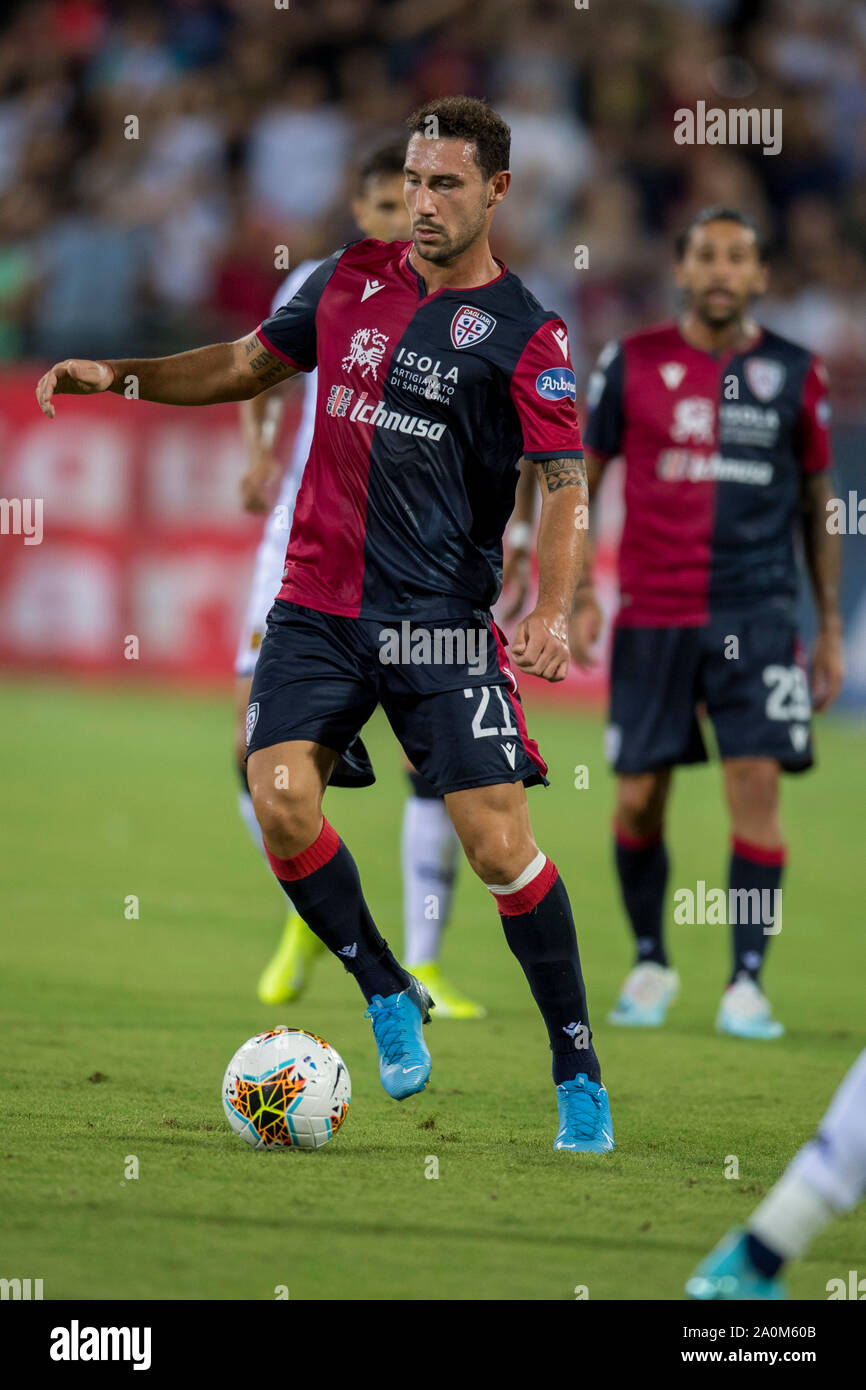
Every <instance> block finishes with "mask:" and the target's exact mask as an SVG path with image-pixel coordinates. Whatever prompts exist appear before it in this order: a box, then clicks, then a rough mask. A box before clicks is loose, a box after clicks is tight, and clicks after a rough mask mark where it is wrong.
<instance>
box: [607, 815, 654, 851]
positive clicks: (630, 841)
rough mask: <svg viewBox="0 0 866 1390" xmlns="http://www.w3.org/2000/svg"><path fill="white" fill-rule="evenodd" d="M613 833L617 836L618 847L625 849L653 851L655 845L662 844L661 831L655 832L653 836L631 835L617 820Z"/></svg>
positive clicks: (614, 823)
mask: <svg viewBox="0 0 866 1390" xmlns="http://www.w3.org/2000/svg"><path fill="white" fill-rule="evenodd" d="M613 833H614V835H615V836H616V842H617V844H618V845H622V847H623V849H652V848H653V846H654V845H658V844H660V843H661V838H662V832H661V830H654V831H653V832H652V834H651V835H629V834H628V833H627V832H626V831H625V830H623V828H622V826H621V825H620V824H619V822H618V821H617V820H614V822H613Z"/></svg>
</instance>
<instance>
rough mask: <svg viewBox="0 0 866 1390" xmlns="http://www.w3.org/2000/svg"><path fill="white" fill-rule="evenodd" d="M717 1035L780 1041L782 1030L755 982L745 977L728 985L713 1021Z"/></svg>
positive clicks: (767, 1000) (764, 995)
mask: <svg viewBox="0 0 866 1390" xmlns="http://www.w3.org/2000/svg"><path fill="white" fill-rule="evenodd" d="M716 1031H717V1032H719V1033H730V1034H731V1035H732V1036H733V1037H735V1038H780V1037H781V1036H782V1034H783V1033H784V1031H785V1026H784V1024H782V1023H779V1021H778V1020H777V1019H775V1018H773V1011H772V1009H771V1008H770V1001H769V999H768V998H767V996H766V994H763V993H762V992H761V990H760V989H759V987H758V986H757V985H756V984H755V981H754V980H750V979H749V978H748V976H744V977H743V979H741V980H735V981H734V983H733V984H732V985H728V988H727V989H726V990H725V992H724V994H723V995H722V1002H721V1004H720V1005H719V1012H718V1015H717V1017H716Z"/></svg>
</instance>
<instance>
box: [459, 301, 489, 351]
mask: <svg viewBox="0 0 866 1390" xmlns="http://www.w3.org/2000/svg"><path fill="white" fill-rule="evenodd" d="M495 327H496V320H495V318H493V316H492V315H491V314H485V312H484V310H483V309H476V308H474V307H473V306H472V305H471V304H463V305H461V307H460V308H459V309H458V310H457V313H456V314H455V315H454V317H453V319H452V320H451V341H452V343H453V344H454V346H455V347H456V348H467V347H472V346H473V345H474V344H475V343H480V342H481V339H482V338H488V337H489V336H490V334H491V333H492V332H493V330H494V328H495Z"/></svg>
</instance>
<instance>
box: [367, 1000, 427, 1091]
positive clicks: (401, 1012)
mask: <svg viewBox="0 0 866 1390" xmlns="http://www.w3.org/2000/svg"><path fill="white" fill-rule="evenodd" d="M433 1007H434V1004H433V1000H432V999H431V998H430V995H429V993H428V992H427V990H426V989H425V988H424V986H423V985H422V984H421V982H420V981H419V980H416V979H415V977H414V975H413V976H411V984H409V985H408V986H407V987H406V989H404V990H403V991H402V992H401V993H400V994H389V995H388V996H387V998H384V999H383V997H382V995H381V994H374V995H373V998H372V999H371V1000H370V1007H369V1008H368V1009H367V1012H366V1013H365V1015H364V1017H365V1018H369V1020H370V1022H371V1023H372V1025H373V1036H374V1037H375V1039H376V1046H377V1048H378V1049H379V1079H380V1081H381V1082H382V1085H383V1086H384V1088H385V1090H386V1091H387V1092H388V1095H389V1096H392V1097H393V1099H394V1100H405V1099H406V1097H407V1096H414V1095H415V1094H416V1092H417V1091H423V1090H424V1087H425V1086H426V1085H427V1082H428V1081H429V1080H430V1067H431V1062H430V1053H429V1052H428V1050H427V1044H426V1043H425V1041H424V1039H423V1037H422V1036H421V1028H422V1026H423V1024H425V1023H429V1022H430V1010H431V1009H432V1008H433Z"/></svg>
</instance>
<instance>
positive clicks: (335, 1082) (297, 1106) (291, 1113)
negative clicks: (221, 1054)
mask: <svg viewBox="0 0 866 1390" xmlns="http://www.w3.org/2000/svg"><path fill="white" fill-rule="evenodd" d="M351 1099H352V1083H351V1080H350V1078H349V1072H348V1068H347V1067H346V1064H345V1062H344V1061H343V1059H342V1057H341V1056H340V1054H339V1052H336V1051H335V1050H334V1048H333V1047H331V1044H330V1043H327V1042H325V1040H324V1038H319V1037H317V1036H316V1034H315V1033H307V1032H305V1031H304V1030H303V1029H302V1028H286V1027H284V1026H282V1025H280V1026H279V1027H277V1028H272V1029H270V1031H269V1032H267V1033H257V1034H256V1036H255V1037H254V1038H250V1039H249V1040H248V1041H247V1042H245V1043H244V1045H243V1047H239V1048H238V1050H237V1052H236V1053H235V1055H234V1057H233V1058H232V1059H231V1061H230V1062H229V1064H228V1066H227V1068H226V1074H225V1076H224V1078H223V1108H224V1110H225V1112H226V1118H227V1119H228V1122H229V1124H230V1125H231V1127H232V1129H233V1130H234V1132H235V1134H238V1135H240V1137H241V1139H243V1140H244V1141H245V1143H247V1144H249V1145H250V1146H251V1147H252V1148H254V1149H320V1148H321V1147H322V1145H323V1144H327V1142H328V1140H329V1139H333V1137H334V1135H335V1134H336V1133H337V1130H338V1129H339V1128H340V1125H341V1124H342V1123H343V1121H344V1120H345V1118H346V1114H347V1112H348V1109H349V1103H350V1101H351Z"/></svg>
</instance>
